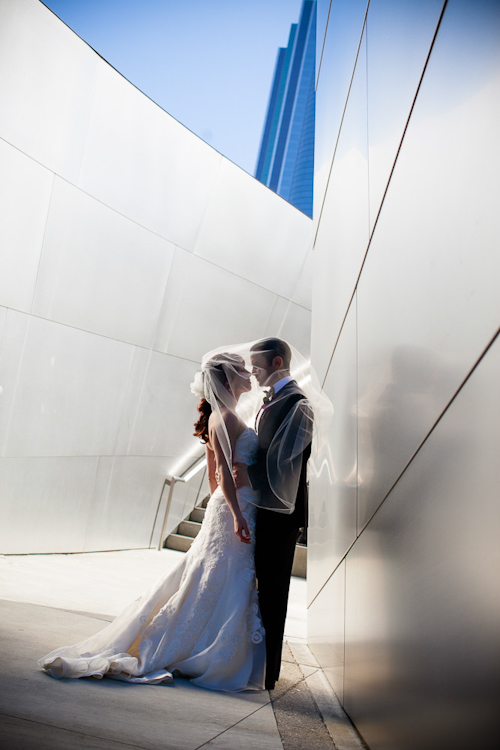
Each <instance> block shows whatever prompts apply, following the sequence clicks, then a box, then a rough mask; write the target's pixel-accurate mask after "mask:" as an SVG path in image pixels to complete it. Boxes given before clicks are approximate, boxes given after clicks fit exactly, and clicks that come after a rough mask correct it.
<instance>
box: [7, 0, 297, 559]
mask: <svg viewBox="0 0 500 750" xmlns="http://www.w3.org/2000/svg"><path fill="white" fill-rule="evenodd" d="M0 98H1V101H2V107H1V109H0V165H1V166H0V174H1V186H0V191H1V193H0V212H1V218H0V247H1V253H0V385H1V386H2V392H1V393H0V552H3V553H23V552H75V551H84V550H105V549H123V548H126V547H129V548H130V547H148V546H149V545H150V543H151V544H152V545H153V546H154V545H155V543H157V541H158V534H159V526H161V521H162V510H163V505H164V503H165V501H166V494H167V493H164V497H163V501H162V507H160V508H159V509H158V502H159V498H160V493H161V489H162V486H163V481H164V478H165V476H167V475H168V474H170V473H177V474H178V473H180V472H182V471H183V470H184V469H186V468H187V467H188V466H189V465H190V464H191V463H192V462H193V460H194V459H195V458H196V456H197V455H199V454H200V452H201V451H200V446H199V443H198V441H196V440H195V439H194V438H193V437H192V434H191V433H192V424H193V422H194V420H195V418H196V399H195V397H194V396H193V395H192V394H191V393H190V391H189V383H190V382H191V380H192V376H193V374H194V372H195V371H196V369H197V367H198V363H199V361H200V358H201V356H202V354H203V353H204V352H205V351H207V350H209V349H211V348H213V347H214V346H219V345H221V344H224V343H225V342H227V343H234V342H237V341H248V340H252V339H255V338H259V337H261V336H263V335H273V334H274V335H279V334H280V333H281V335H283V336H285V337H286V338H289V339H290V340H291V341H292V342H293V343H294V344H295V345H296V346H297V347H298V348H300V349H302V350H304V349H306V350H307V349H308V348H309V345H310V321H311V281H312V266H311V254H310V244H311V239H312V222H311V220H310V219H309V218H308V217H306V216H304V215H303V214H301V213H300V212H299V211H297V210H296V209H294V208H293V207H292V206H290V205H289V204H288V203H286V202H285V201H284V200H283V199H282V198H280V197H278V196H277V195H276V194H275V193H273V192H272V191H270V190H269V189H267V188H266V187H264V186H263V185H262V184H261V183H259V182H257V181H256V180H255V179H254V178H253V177H251V176H249V175H248V174H246V173H244V172H243V171H242V170H241V169H239V168H238V167H236V166H235V165H234V164H232V163H231V162H229V161H228V160H227V159H225V158H224V157H223V156H221V155H220V154H218V153H217V152H216V151H214V150H213V149H212V148H210V147H209V146H207V145H206V144H205V143H203V142H202V141H201V140H200V139H199V138H197V137H196V136H194V135H193V134H192V133H191V132H189V131H188V130H187V129H186V128H184V127H183V126H182V125H181V124H180V123H178V122H176V120H174V119H173V118H172V117H171V116H170V115H168V114H167V113H166V112H164V111H163V110H161V109H160V108H159V107H158V106H157V105H156V104H154V103H153V102H152V101H150V100H149V99H148V98H147V97H146V96H144V95H143V94H142V93H141V92H140V91H138V90H137V89H136V88H135V87H134V86H132V85H131V84H130V83H129V82H128V81H126V80H125V79H124V78H122V76H120V75H119V73H117V72H116V71H115V70H113V69H112V68H111V67H110V66H109V65H108V64H107V63H106V62H105V61H104V60H102V59H101V58H100V57H99V55H97V54H96V53H95V52H94V51H93V50H91V49H90V48H89V47H88V46H87V45H86V44H85V43H84V42H83V41H82V40H81V39H79V38H78V37H77V36H76V35H75V34H74V33H73V32H72V31H71V30H70V29H68V28H67V27H66V26H65V25H64V24H63V23H62V22H61V21H60V20H59V19H58V18H57V17H56V16H54V15H53V14H52V13H51V12H50V11H49V10H48V9H47V8H46V7H45V6H44V5H43V4H42V3H40V2H38V0H0ZM200 479H201V474H200V475H197V476H196V477H195V478H194V479H193V480H191V482H190V483H189V484H188V485H183V484H178V485H176V490H175V495H174V499H173V505H172V510H171V514H170V517H169V524H168V527H167V531H169V530H171V529H172V528H173V527H175V526H176V525H177V524H178V522H179V520H181V519H182V518H183V517H184V515H185V513H186V511H187V509H188V508H189V507H190V506H191V505H192V503H193V499H194V498H195V497H196V491H197V489H198V487H199V483H200ZM155 519H156V521H155ZM153 527H154V528H153ZM152 532H153V533H152Z"/></svg>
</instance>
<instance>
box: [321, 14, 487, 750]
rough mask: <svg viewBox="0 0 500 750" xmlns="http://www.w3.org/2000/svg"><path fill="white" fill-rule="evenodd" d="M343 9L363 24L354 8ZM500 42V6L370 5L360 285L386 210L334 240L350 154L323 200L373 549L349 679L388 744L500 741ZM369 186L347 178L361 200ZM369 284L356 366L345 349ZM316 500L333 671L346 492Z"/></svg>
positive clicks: (363, 528)
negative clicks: (353, 380) (332, 514)
mask: <svg viewBox="0 0 500 750" xmlns="http://www.w3.org/2000/svg"><path fill="white" fill-rule="evenodd" d="M338 5H339V7H342V8H343V9H344V11H345V12H347V10H348V8H349V3H347V2H340V3H339V4H338ZM443 5H444V6H445V10H444V13H443V14H442V15H441V11H442V8H443ZM334 6H335V3H334V2H333V1H332V12H333V9H334ZM330 26H331V24H329V26H328V30H327V39H326V44H325V51H326V50H327V49H329V48H332V45H331V44H330V42H329V38H328V37H329V35H330V34H333V32H332V29H331V28H330ZM361 30H362V20H361V19H359V24H358V33H359V35H361ZM499 36H500V6H499V4H498V3H494V2H489V0H484V1H482V0H480V2H478V3H468V2H465V1H462V0H449V1H448V2H447V3H445V4H443V3H442V2H440V1H439V2H438V1H437V0H429V2H426V3H423V4H418V9H417V6H416V5H415V4H414V3H411V2H406V1H403V2H397V3H395V2H391V1H390V0H371V2H370V6H369V11H368V16H367V25H366V39H367V58H366V60H367V64H366V68H364V74H362V75H364V76H365V79H366V81H367V86H366V92H365V97H366V102H367V121H368V143H369V150H368V156H367V161H368V166H367V173H368V192H369V217H370V227H369V231H370V232H371V231H372V230H373V229H374V231H373V234H372V236H371V237H370V242H369V245H368V243H366V244H367V246H368V253H367V255H366V258H365V261H364V264H363V266H362V269H361V274H360V276H359V279H358V283H357V285H356V286H354V285H355V284H356V277H354V275H353V277H352V279H353V281H352V284H353V286H351V287H350V289H349V290H346V278H347V277H346V276H344V277H342V272H343V271H342V269H344V268H345V269H350V270H351V271H352V273H353V274H354V270H353V268H354V267H355V266H356V264H358V272H359V269H360V264H359V258H360V256H359V255H357V252H358V245H357V244H356V243H355V242H354V241H349V240H351V238H353V237H356V233H359V234H360V230H359V227H360V226H362V227H365V226H366V223H365V222H366V218H367V209H366V208H365V205H364V204H362V203H361V202H360V204H359V206H358V207H357V209H356V208H353V210H352V211H351V212H350V214H349V212H346V217H345V222H346V230H345V232H344V236H342V235H335V226H341V220H340V221H339V219H338V213H339V206H342V201H343V200H344V195H342V193H341V190H340V188H338V191H337V193H336V194H334V192H333V188H334V185H335V183H334V182H333V183H332V180H334V178H335V168H336V163H337V155H336V156H335V160H334V163H333V170H332V174H331V179H330V184H329V186H328V191H327V192H326V195H325V188H323V196H319V195H318V199H320V200H321V202H322V203H323V201H324V204H323V213H322V214H321V216H320V217H319V226H318V232H317V241H316V248H315V250H314V252H315V253H317V255H316V258H317V263H316V274H317V276H316V278H315V288H314V295H313V333H312V361H313V364H314V365H315V366H316V367H317V369H318V370H319V372H320V374H321V375H324V374H325V373H326V372H327V367H328V364H329V363H330V360H331V364H330V365H329V368H330V369H329V370H328V377H327V379H326V382H325V388H327V389H331V388H332V384H333V383H336V384H338V385H336V390H337V394H336V395H335V397H334V401H335V406H336V414H335V418H338V417H339V412H338V404H339V401H340V402H343V404H342V407H341V408H342V409H343V415H344V416H343V418H344V420H345V415H346V414H347V413H348V406H347V405H348V404H350V403H351V401H352V386H351V384H350V380H349V373H350V371H351V370H352V369H357V372H358V377H357V390H358V392H357V394H356V397H355V400H356V403H355V411H356V412H357V415H358V416H357V432H358V441H357V449H355V457H354V461H355V462H356V463H357V466H358V476H357V481H358V522H357V537H356V538H355V541H354V543H353V544H352V546H351V547H350V549H349V551H348V553H347V555H346V558H345V565H346V583H345V606H346V622H345V654H346V657H345V668H344V669H345V672H344V685H343V686H342V684H341V680H340V678H339V677H338V676H337V681H336V682H335V680H332V684H333V685H334V687H335V689H336V690H337V691H338V692H339V694H340V695H341V696H342V689H343V698H342V699H343V701H344V704H345V707H346V710H347V711H348V713H349V715H350V716H351V717H352V718H353V720H354V721H355V723H356V725H357V727H358V729H359V730H360V731H361V733H362V734H363V736H364V737H365V739H366V741H367V743H368V744H369V746H370V747H371V748H373V749H375V748H380V750H401V748H405V750H417V749H418V750H420V748H422V747H432V748H434V747H435V748H436V749H437V748H439V750H448V749H449V750H451V749H452V748H453V750H465V748H469V747H474V746H477V747H481V748H493V747H496V744H497V742H498V739H497V738H498V729H499V726H498V718H497V715H498V710H497V703H498V701H497V697H498V694H499V689H500V664H499V660H498V639H497V634H498V629H499V627H500V601H499V593H498V578H499V573H500V571H499V569H498V555H497V554H496V549H497V547H498V543H497V538H498V534H499V532H500V518H499V510H498V503H497V502H496V500H495V498H496V497H497V496H498V490H497V488H498V484H499V481H500V476H499V473H498V472H499V469H498V454H499V451H500V430H499V426H498V425H499V424H500V419H499V417H500V392H499V388H498V382H499V381H498V372H499V371H500V344H499V343H498V340H496V342H495V343H494V344H493V346H492V347H491V348H490V349H489V350H488V347H489V346H490V343H491V342H492V340H494V339H495V337H496V336H497V332H498V329H499V325H500V302H499V295H498V283H497V279H498V278H500V261H499V255H498V246H499V244H500V222H499V213H498V173H499V171H500V163H499V151H498V147H497V141H498V132H499V128H500V104H499V103H500V75H499V73H498V71H499V70H500V47H499V45H498V39H499ZM353 38H355V35H353ZM331 39H332V40H333V39H334V36H333V35H332V37H331ZM431 45H433V46H432V49H431ZM348 58H349V55H346V59H348ZM349 59H351V58H349ZM358 62H359V61H358ZM424 66H426V67H425V72H424V75H423V78H422V80H421V85H420V88H419V89H418V95H417V98H416V101H415V106H414V108H413V109H411V107H412V102H413V99H414V97H415V93H416V91H417V86H418V85H419V80H420V77H421V74H422V71H423V70H424ZM327 70H328V68H325V69H323V66H322V69H321V71H320V75H319V84H318V110H317V111H318V120H319V122H318V128H319V130H318V132H319V133H321V132H324V133H326V132H327V130H328V128H327V124H328V122H329V120H328V118H327V112H328V106H327V104H326V103H327V102H328V96H329V90H331V96H332V101H334V88H333V83H330V84H326V83H325V82H326V81H327V80H328V77H326V78H323V73H324V72H326V71H327ZM351 70H352V71H353V70H354V63H353V62H352V61H351ZM357 74H358V71H357V70H356V75H357ZM354 82H355V83H356V78H354ZM323 85H324V88H323V89H322V86H323ZM359 88H361V87H360V86H358V89H359ZM321 101H323V103H324V105H325V109H324V112H323V115H321V106H322V105H321ZM355 101H356V99H355V98H354V99H352V100H351V96H349V99H348V100H347V103H346V111H345V116H344V119H343V123H342V129H341V134H340V140H339V147H342V139H343V138H345V139H346V141H347V142H348V141H349V131H350V130H351V129H352V136H351V140H352V142H353V143H354V142H355V140H356V136H357V133H358V131H357V130H356V125H355V123H356V118H355V114H356V111H357V107H356V105H355ZM351 109H352V114H351V111H350V110H351ZM410 115H411V116H410ZM321 117H323V122H321ZM408 118H409V120H408ZM353 123H354V124H353ZM406 125H408V127H407V129H406V130H405V128H406ZM322 129H325V130H322ZM403 136H404V138H403ZM331 137H332V139H333V138H334V136H333V135H331ZM358 140H359V139H358ZM321 142H322V138H321V136H320V137H319V138H318V137H317V143H318V147H321V146H320V144H321ZM326 142H327V139H326V138H325V140H324V143H326ZM400 143H401V149H400V150H399V152H398V151H397V149H398V147H399V144H400ZM396 155H397V161H396V163H395V168H394V171H393V173H392V176H391V177H390V171H391V169H392V165H393V163H394V159H395V157H396ZM318 169H319V170H321V160H320V161H319V163H318ZM352 174H353V170H350V171H347V170H346V174H345V177H344V180H343V181H342V186H343V187H344V189H345V191H346V192H347V193H348V191H349V187H350V184H351V183H350V180H352ZM389 177H390V182H388V181H389ZM318 179H319V180H320V181H321V180H322V179H324V175H323V176H322V175H321V174H319V175H318ZM318 184H319V182H318ZM325 185H326V181H325ZM386 188H387V192H386V194H385V198H384V202H383V204H382V205H381V198H382V195H383V194H384V192H385V190H386ZM334 196H335V197H334ZM380 207H381V212H380V215H379V216H378V218H377V215H378V211H379V208H380ZM376 218H377V222H376V224H375V219H376ZM344 238H347V240H348V241H345V239H344ZM359 246H361V242H360V243H359ZM347 281H349V284H351V277H348V278H347ZM342 282H343V283H342ZM347 286H348V285H347ZM354 288H355V290H356V302H357V311H358V319H357V354H356V357H355V359H356V362H355V364H354V365H353V364H351V362H350V361H348V359H347V358H345V357H343V356H342V346H343V338H344V334H345V333H346V331H347V329H348V326H349V316H351V314H352V312H351V311H349V312H348V305H349V301H350V299H351V295H352V292H353V291H354ZM346 314H347V318H346V319H345V322H344V329H343V331H342V334H341V335H340V339H338V334H339V328H340V325H341V323H342V321H344V318H345V316H346ZM337 339H338V343H337V350H336V351H335V353H334V352H333V348H334V346H335V344H336V342H337ZM485 350H487V353H486V355H485V356H484V358H483V359H481V358H482V357H483V355H484V352H485ZM332 354H333V358H332ZM478 361H480V363H479V365H478V366H477V368H476V365H477V363H478ZM329 393H330V390H329ZM450 402H451V405H450ZM447 407H448V408H447ZM446 409H447V410H446ZM444 410H446V411H444ZM443 412H444V414H443ZM346 425H347V421H346ZM343 440H345V441H346V442H347V443H349V442H350V433H349V429H348V427H347V426H346V427H344V429H343V430H340V429H339V431H338V434H334V431H333V429H332V435H331V439H330V443H331V446H333V447H332V456H333V455H334V453H335V454H336V455H341V453H342V451H343V450H345V449H346V446H344V445H342V441H343ZM346 455H347V451H346ZM331 463H332V464H335V462H334V461H333V460H332V462H331ZM311 485H312V486H311V489H312V491H311V502H312V504H313V507H312V509H311V519H312V522H313V528H312V529H311V532H310V550H309V576H310V582H311V591H310V598H311V599H312V598H313V597H314V596H315V595H316V598H314V599H312V603H311V604H310V612H309V627H310V632H311V638H318V639H319V640H318V643H319V644H320V646H319V648H317V653H316V656H317V658H318V659H319V660H320V662H321V663H322V664H324V666H325V667H327V668H328V669H331V664H332V658H333V657H332V654H333V653H335V650H336V649H338V646H339V632H340V630H339V623H338V612H337V611H336V608H337V607H338V606H339V604H338V602H339V597H340V594H339V592H338V590H337V588H336V587H338V579H337V583H335V581H336V576H338V573H337V572H335V573H334V574H333V576H332V573H333V571H334V568H335V565H337V564H338V557H337V556H336V553H335V554H333V553H334V550H335V545H336V541H335V540H338V538H339V536H340V535H341V534H342V531H343V530H344V531H345V529H346V523H345V518H342V519H339V518H338V517H336V518H335V519H333V518H332V519H331V520H330V521H328V522H327V520H326V516H325V517H324V520H323V517H322V515H321V514H322V513H323V510H324V508H325V507H329V506H328V500H330V501H331V502H333V500H334V499H335V497H336V491H337V486H336V484H335V483H334V482H332V485H331V488H330V493H328V491H327V490H326V484H325V488H323V487H321V491H319V489H320V486H319V484H317V483H316V480H312V482H311ZM331 507H333V505H332V506H331ZM327 523H330V528H329V529H326V525H327ZM317 526H319V527H320V530H319V529H318V528H316V527H317ZM326 539H330V540H331V542H330V545H329V546H328V545H327V544H326V543H325V544H323V541H324V540H326ZM341 554H342V553H341ZM341 564H342V565H343V564H344V563H343V562H342V563H341ZM328 576H332V577H331V578H329V577H328ZM325 581H326V583H325ZM318 586H322V588H320V589H319V593H317V592H318ZM340 640H341V637H340Z"/></svg>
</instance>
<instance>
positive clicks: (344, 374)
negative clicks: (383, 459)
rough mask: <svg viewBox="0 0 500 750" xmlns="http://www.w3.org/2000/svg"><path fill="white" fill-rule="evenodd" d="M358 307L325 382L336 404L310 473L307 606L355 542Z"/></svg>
mask: <svg viewBox="0 0 500 750" xmlns="http://www.w3.org/2000/svg"><path fill="white" fill-rule="evenodd" d="M356 376H357V373H356V305H355V304H353V305H351V308H350V310H349V314H348V316H347V320H346V324H345V326H344V328H343V330H342V334H341V336H340V340H339V343H338V346H337V349H336V350H335V355H334V357H333V361H332V363H331V365H330V370H329V373H328V376H327V378H326V382H325V388H324V390H325V393H326V395H327V396H328V398H329V399H330V400H331V402H332V403H333V408H334V409H335V413H334V416H333V419H332V421H331V426H330V433H329V435H328V443H327V446H326V448H325V450H324V451H323V453H322V455H321V456H320V457H319V459H318V461H317V462H316V461H315V464H316V470H317V476H315V475H314V474H313V473H312V472H311V471H310V472H309V474H310V478H309V494H310V509H309V532H308V546H309V549H308V575H307V578H308V601H310V600H311V599H312V598H313V597H314V596H316V594H317V592H318V591H319V589H320V588H321V586H323V584H324V583H325V581H326V580H327V579H328V577H329V576H330V575H331V572H332V570H334V569H335V567H336V566H337V565H338V563H339V562H340V560H341V559H342V557H343V556H344V555H345V553H346V552H347V550H348V549H349V547H350V546H351V544H352V543H353V542H354V540H355V539H356V500H357V465H356V460H357V414H356V410H357V385H356Z"/></svg>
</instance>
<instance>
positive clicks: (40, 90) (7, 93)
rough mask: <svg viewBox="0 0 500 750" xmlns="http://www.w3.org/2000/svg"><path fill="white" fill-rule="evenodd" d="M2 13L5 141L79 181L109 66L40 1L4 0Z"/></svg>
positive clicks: (0, 117)
mask: <svg viewBox="0 0 500 750" xmlns="http://www.w3.org/2000/svg"><path fill="white" fill-rule="evenodd" d="M0 14H1V15H0V100H1V101H2V108H1V110H0V137H2V138H4V139H5V140H6V141H9V142H10V143H11V144H13V145H14V146H16V148H18V149H20V150H21V151H24V153H26V154H28V155H29V156H31V157H32V158H33V159H36V161H38V162H40V163H41V164H43V165H44V166H45V167H47V168H48V169H50V170H52V171H53V172H56V173H57V174H60V175H62V176H63V177H65V178H66V179H68V180H71V181H76V179H77V178H78V172H79V169H80V164H81V159H82V152H83V147H84V141H85V135H86V130H87V124H88V120H89V116H90V109H91V105H92V96H93V93H94V87H95V81H96V76H97V68H98V66H99V64H100V65H105V63H104V62H103V61H102V60H101V58H100V57H99V56H98V55H97V54H96V53H95V52H94V51H93V50H92V49H91V48H90V47H89V46H88V45H87V44H85V42H83V41H82V40H81V39H79V38H78V37H77V36H76V34H74V33H73V32H72V31H71V29H69V28H68V27H67V26H66V25H65V24H64V23H63V22H62V21H60V20H59V19H58V18H57V17H56V16H55V15H54V14H53V13H51V12H50V10H48V9H47V8H46V7H45V6H44V5H43V4H42V3H39V2H36V0H23V2H19V1H18V0H3V2H2V3H1V5H0Z"/></svg>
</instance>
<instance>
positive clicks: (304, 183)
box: [255, 0, 316, 217]
mask: <svg viewBox="0 0 500 750" xmlns="http://www.w3.org/2000/svg"><path fill="white" fill-rule="evenodd" d="M315 70H316V0H304V3H303V5H302V10H301V14H300V21H299V23H298V24H292V27H291V29H290V36H289V39H288V46H287V47H286V48H281V49H280V50H279V52H278V59H277V62H276V70H275V73H274V81H273V85H272V88H271V95H270V97H269V105H268V109H267V117H266V123H265V126H264V133H263V135H262V142H261V146H260V153H259V158H258V162H257V169H256V172H255V177H256V178H257V179H258V180H260V181H261V182H263V183H264V185H267V186H268V187H270V188H271V190H274V191H275V192H276V193H278V195H281V196H282V197H283V198H285V199H286V200H287V201H289V202H290V203H292V204H293V205H294V206H296V207H297V208H298V209H300V210H301V211H303V212H304V213H305V214H307V215H308V216H311V217H312V211H313V177H314V124H315V93H314V75H315Z"/></svg>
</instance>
